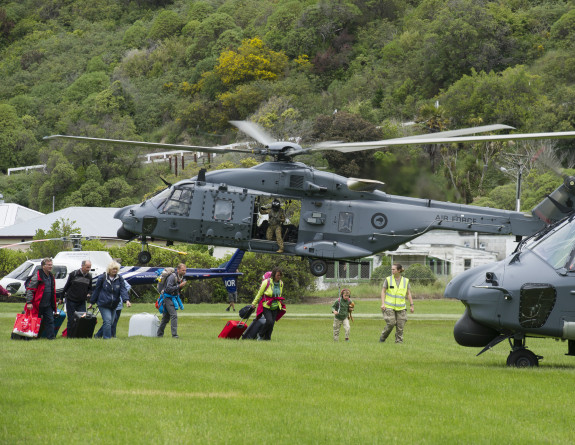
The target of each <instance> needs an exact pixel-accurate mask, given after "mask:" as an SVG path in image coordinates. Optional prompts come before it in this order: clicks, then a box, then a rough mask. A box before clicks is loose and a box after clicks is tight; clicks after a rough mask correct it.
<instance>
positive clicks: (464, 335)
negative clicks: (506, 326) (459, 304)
mask: <svg viewBox="0 0 575 445" xmlns="http://www.w3.org/2000/svg"><path fill="white" fill-rule="evenodd" d="M498 335H499V332H497V331H496V330H495V329H491V328H490V327H487V326H483V325H482V324H479V323H477V322H476V321H475V320H474V319H473V318H471V316H470V315H469V309H468V308H466V309H465V313H464V314H463V315H462V316H461V318H460V319H459V320H458V321H457V323H455V327H454V328H453V336H454V337H455V341H456V342H457V343H459V344H460V345H461V346H469V347H472V348H476V347H481V346H487V345H488V344H489V342H490V341H491V340H493V339H494V338H495V337H497V336H498Z"/></svg>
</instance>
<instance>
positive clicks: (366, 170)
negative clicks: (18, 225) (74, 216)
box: [0, 0, 575, 211]
mask: <svg viewBox="0 0 575 445" xmlns="http://www.w3.org/2000/svg"><path fill="white" fill-rule="evenodd" d="M574 41H575V4H574V3H573V2H568V1H560V0H559V1H558V0H499V1H486V0H411V1H406V0H355V1H352V0H339V1H337V0H334V1H317V0H301V1H298V0H225V1H224V0H204V1H192V0H175V1H168V0H159V1H153V0H133V1H130V0H20V1H12V2H10V1H5V0H2V1H0V56H1V57H0V79H1V82H0V122H1V123H0V171H2V172H6V170H7V169H8V168H10V167H17V166H22V165H33V164H46V165H47V171H46V173H44V172H41V171H37V172H34V173H29V174H19V175H11V176H9V177H8V176H5V175H3V176H2V177H1V178H0V192H1V193H3V194H4V196H5V198H6V199H7V200H8V201H12V202H17V203H20V204H22V205H26V206H29V207H32V208H35V209H38V210H41V211H50V210H51V208H52V202H53V197H55V203H56V208H57V209H58V208H62V207H67V206H71V205H87V206H120V205H124V204H128V203H132V202H137V201H139V200H140V199H142V197H143V196H144V195H145V194H146V193H150V192H152V191H154V190H155V189H156V188H158V187H159V186H160V185H161V181H160V179H159V175H160V174H164V175H166V174H168V172H166V166H165V164H164V165H160V166H149V165H141V163H140V158H138V155H139V154H141V153H139V152H137V151H136V150H132V149H126V148H118V147H113V146H106V145H100V144H84V143H77V142H62V141H58V142H51V143H47V142H45V141H43V140H42V138H43V137H44V136H46V135H50V134H76V135H87V136H95V137H106V138H114V139H139V140H149V141H163V142H169V143H189V144H195V145H217V144H226V143H231V142H235V141H236V140H238V137H240V138H241V135H240V136H239V135H238V134H237V133H236V132H235V131H234V130H233V129H232V127H231V126H230V125H229V123H228V121H229V120H232V119H235V120H241V119H250V120H253V121H255V122H258V123H259V124H260V125H263V126H264V127H266V128H267V129H268V130H269V131H270V133H272V134H273V135H274V136H276V137H278V138H288V137H301V138H302V143H305V142H314V141H319V140H344V141H361V140H374V139H382V138H384V137H394V136H399V135H405V134H410V132H432V131H438V130H444V129H455V128H460V127H466V126H474V125H480V124H491V123H504V124H508V125H512V126H514V127H516V128H517V129H518V130H520V131H529V132H535V131H564V130H573V129H575V107H574V103H575V44H574V43H575V42H574ZM404 122H416V124H415V125H410V126H404V125H402V124H403V123H404ZM547 144H548V146H545V147H546V149H545V150H542V149H541V145H540V144H539V145H538V144H529V145H527V144H503V143H498V144H494V143H491V144H478V145H476V146H474V145H466V146H464V147H454V146H443V147H432V146H427V147H420V148H405V147H403V148H401V147H400V148H394V149H384V150H379V151H377V152H375V153H373V152H368V153H361V154H355V155H353V156H344V155H341V154H330V155H325V156H317V157H316V158H307V159H305V161H306V162H309V163H311V164H313V165H316V166H317V165H322V164H325V162H326V160H327V164H328V165H327V166H328V167H329V168H330V169H332V170H333V171H337V172H339V173H343V174H346V175H353V176H356V177H365V178H371V179H378V180H381V181H383V182H385V183H386V189H385V191H387V192H389V193H396V194H406V195H412V196H420V197H428V198H437V199H449V200H452V201H455V200H457V201H460V202H472V201H473V200H474V199H475V198H477V197H478V196H482V198H481V199H480V200H476V202H478V203H481V204H483V205H494V206H500V207H505V208H513V207H514V187H515V177H514V173H513V167H515V166H516V162H517V158H514V159H510V158H509V157H507V158H505V157H504V156H503V155H502V153H515V154H517V153H518V154H523V155H525V156H526V157H525V158H521V159H522V160H523V161H522V162H524V163H525V169H526V170H525V172H524V173H525V174H527V173H528V172H531V173H530V174H529V176H528V178H527V186H526V188H524V195H523V198H524V200H523V207H524V209H529V208H531V206H532V205H533V204H534V203H535V202H537V201H538V200H539V199H541V197H542V195H543V194H544V193H546V192H549V191H550V190H551V189H553V188H554V183H556V182H557V181H558V180H560V179H557V178H556V177H555V176H554V175H553V174H551V173H544V166H543V164H541V163H540V162H539V161H540V160H541V159H542V158H549V153H553V152H557V153H559V156H558V157H559V158H560V160H561V162H562V163H563V166H564V167H571V166H572V165H570V160H569V157H568V156H565V155H564V153H569V150H566V149H567V148H569V147H571V148H573V147H575V141H564V142H561V143H554V144H553V145H549V144H550V143H547ZM541 152H544V153H545V156H536V158H537V160H535V159H534V157H533V153H539V154H540V153H541ZM540 158H541V159H540ZM244 162H246V161H244ZM248 162H249V161H248ZM555 162H557V161H556V160H555ZM239 163H240V158H238V157H234V156H230V158H228V159H226V162H225V164H224V165H225V166H233V165H239ZM502 166H503V167H507V169H508V172H511V174H510V175H505V174H504V173H503V172H501V169H500V167H502ZM212 168H217V165H214V166H212ZM184 173H185V174H188V175H192V174H193V173H194V167H193V166H190V167H188V169H187V170H186V171H185V172H184ZM498 186H500V187H498Z"/></svg>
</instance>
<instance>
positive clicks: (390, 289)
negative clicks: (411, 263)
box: [379, 275, 409, 343]
mask: <svg viewBox="0 0 575 445" xmlns="http://www.w3.org/2000/svg"><path fill="white" fill-rule="evenodd" d="M384 290H385V304H384V306H385V308H384V309H382V311H383V319H384V320H385V328H384V329H383V332H382V333H381V337H380V338H379V341H380V342H384V341H385V340H386V339H387V337H388V335H389V334H390V333H391V331H392V330H393V328H394V327H395V342H396V343H403V327H404V326H405V323H406V322H407V307H406V304H405V297H406V295H407V292H408V291H409V280H408V279H407V278H405V277H400V279H399V282H398V281H396V280H395V278H394V277H393V275H391V276H389V277H387V278H386V279H385V282H384Z"/></svg>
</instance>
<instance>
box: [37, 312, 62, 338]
mask: <svg viewBox="0 0 575 445" xmlns="http://www.w3.org/2000/svg"><path fill="white" fill-rule="evenodd" d="M63 309H64V305H62V308H58V315H54V336H57V335H58V331H59V330H60V328H61V327H62V323H64V320H65V319H66V312H64V310H63ZM38 336H39V337H42V338H46V334H45V332H44V325H42V326H40V334H39V335H38Z"/></svg>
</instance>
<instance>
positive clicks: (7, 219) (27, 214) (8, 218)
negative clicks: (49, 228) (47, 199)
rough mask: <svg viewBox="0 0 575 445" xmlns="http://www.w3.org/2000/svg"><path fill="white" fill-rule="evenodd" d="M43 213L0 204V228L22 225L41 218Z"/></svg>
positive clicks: (9, 204)
mask: <svg viewBox="0 0 575 445" xmlns="http://www.w3.org/2000/svg"><path fill="white" fill-rule="evenodd" d="M43 215H44V214H43V213H40V212H37V211H36V210H32V209H29V208H28V207H23V206H21V205H19V204H13V203H2V204H0V228H2V227H8V226H12V225H14V224H22V223H24V222H25V221H28V220H30V219H34V218H38V217H40V216H43Z"/></svg>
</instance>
